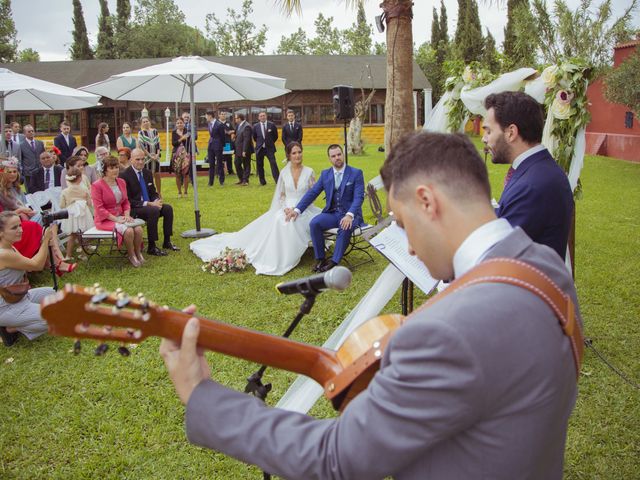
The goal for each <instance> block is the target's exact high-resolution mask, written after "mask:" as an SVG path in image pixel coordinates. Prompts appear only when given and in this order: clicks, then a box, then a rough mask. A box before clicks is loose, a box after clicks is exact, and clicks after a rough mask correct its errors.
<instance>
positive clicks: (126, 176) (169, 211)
mask: <svg viewBox="0 0 640 480" xmlns="http://www.w3.org/2000/svg"><path fill="white" fill-rule="evenodd" d="M145 156H146V152H145V151H144V150H141V149H139V148H134V149H133V150H132V151H131V165H130V166H129V167H127V168H126V169H125V170H124V171H123V172H122V173H121V174H120V178H122V179H123V180H124V181H125V182H126V183H127V197H129V203H130V204H131V216H132V217H134V218H141V219H143V220H144V221H145V222H147V237H148V241H149V245H148V247H147V253H148V254H149V255H155V256H158V257H164V256H165V255H167V253H166V252H165V251H164V250H160V249H159V248H158V247H157V246H156V242H157V241H158V220H159V218H160V217H162V231H163V235H164V242H163V244H162V248H164V249H165V250H172V251H174V252H177V251H179V250H180V249H179V248H178V247H176V246H175V245H174V244H173V243H171V235H173V208H171V205H169V204H168V203H164V202H163V201H162V199H161V198H160V195H158V192H156V188H155V187H154V185H153V175H152V174H151V171H150V170H149V169H147V168H144V159H145Z"/></svg>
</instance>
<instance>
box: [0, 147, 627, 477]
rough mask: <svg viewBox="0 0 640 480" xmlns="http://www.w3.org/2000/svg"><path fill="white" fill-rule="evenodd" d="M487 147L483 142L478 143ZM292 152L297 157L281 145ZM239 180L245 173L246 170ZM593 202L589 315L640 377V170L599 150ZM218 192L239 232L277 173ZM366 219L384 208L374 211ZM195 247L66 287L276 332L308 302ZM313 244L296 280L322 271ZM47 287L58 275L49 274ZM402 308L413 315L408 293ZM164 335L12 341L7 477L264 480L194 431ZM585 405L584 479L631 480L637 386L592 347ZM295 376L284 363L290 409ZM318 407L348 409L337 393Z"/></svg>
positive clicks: (240, 372) (229, 365) (89, 273)
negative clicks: (213, 269)
mask: <svg viewBox="0 0 640 480" xmlns="http://www.w3.org/2000/svg"><path fill="white" fill-rule="evenodd" d="M476 141H477V139H476ZM376 147H377V146H370V147H369V149H368V154H367V155H364V156H362V157H353V158H351V162H350V163H351V164H352V165H354V166H357V167H359V168H362V169H363V170H364V173H365V179H370V178H372V177H373V176H375V175H376V174H377V171H378V169H379V167H380V165H381V162H382V160H383V154H381V153H378V152H377V151H375V150H376ZM279 153H280V154H281V152H279ZM305 161H306V163H307V164H308V165H310V166H312V167H313V168H314V169H315V171H316V172H317V173H318V172H319V171H320V170H321V169H322V168H325V167H326V166H327V160H326V156H325V153H324V148H323V147H312V146H310V147H307V148H306V149H305ZM489 171H490V175H491V181H492V186H493V188H494V196H495V197H496V198H497V197H499V194H500V190H501V188H502V187H501V185H502V178H503V176H504V174H505V171H506V167H504V166H493V165H489ZM234 180H235V179H234ZM582 181H583V191H584V197H583V199H582V200H580V201H579V202H578V205H577V242H576V243H577V244H576V284H577V288H578V295H579V297H580V303H581V308H582V314H583V318H584V322H585V325H586V333H587V335H588V336H589V337H591V338H592V339H593V340H594V344H595V346H596V347H597V348H598V349H599V350H601V351H602V352H603V353H604V354H605V355H606V356H607V357H608V358H609V359H610V360H611V361H612V362H614V363H615V364H616V365H618V366H620V367H621V368H622V369H623V370H625V371H626V372H627V373H629V374H630V375H631V376H632V377H633V378H634V379H635V380H636V381H639V380H638V379H640V362H638V358H637V354H638V351H640V342H639V340H638V338H639V333H640V326H639V322H638V320H639V319H640V300H639V299H638V298H639V296H638V294H637V291H636V287H637V285H638V284H639V283H640V282H639V280H640V273H639V272H640V255H639V254H638V251H640V235H639V232H640V228H639V227H640V188H638V187H639V185H640V165H638V164H629V163H625V162H621V161H617V160H612V159H608V158H603V157H587V159H586V165H585V168H584V170H583V175H582ZM231 183H232V182H229V183H228V184H227V185H226V186H225V187H223V188H220V187H217V186H216V187H214V188H207V187H206V179H205V178H204V177H200V178H199V184H198V185H199V187H200V209H201V212H202V217H203V220H202V224H203V226H204V227H212V228H215V229H216V230H218V231H235V230H238V229H239V228H241V227H242V226H243V225H245V224H246V223H248V222H249V221H251V220H252V219H254V218H255V217H256V216H258V215H259V214H261V213H262V212H264V211H265V210H266V209H267V208H268V206H269V202H270V199H271V195H272V193H273V182H272V181H271V179H269V186H268V187H258V185H257V184H258V182H257V180H256V178H255V177H252V178H251V186H250V187H249V188H239V187H235V186H234V185H232V184H231ZM163 193H164V196H165V201H167V202H169V203H171V204H172V205H173V207H174V209H175V211H176V221H175V227H174V228H175V231H176V233H179V232H182V231H184V230H187V229H191V228H193V227H194V217H193V202H192V200H193V197H192V191H190V196H191V197H190V198H189V199H177V198H176V188H175V182H174V181H173V179H172V178H165V179H164V181H163ZM364 210H365V216H367V215H369V216H371V214H370V209H369V207H368V205H365V208H364ZM174 241H175V243H176V244H178V245H179V246H180V247H181V248H182V251H181V252H179V253H174V254H171V255H170V256H169V257H165V258H155V257H151V258H148V262H147V264H146V265H145V266H144V267H143V268H141V269H133V268H130V267H127V266H125V265H124V264H123V263H122V262H120V261H114V260H103V259H93V260H91V261H90V262H89V263H88V264H87V263H84V264H82V265H81V267H80V268H79V269H78V271H77V272H75V273H73V274H72V275H71V276H69V277H68V278H67V277H65V278H64V280H65V281H69V282H74V283H79V284H85V285H89V284H92V283H94V282H100V283H101V284H102V285H103V286H104V287H105V288H107V289H110V290H113V289H115V288H116V287H121V288H123V289H124V290H125V291H127V292H129V293H132V294H135V293H137V292H139V291H143V292H144V293H145V294H146V295H147V297H148V298H149V299H151V300H154V301H156V302H158V303H160V304H167V305H171V306H174V307H183V306H185V305H187V304H189V303H195V304H197V305H198V307H199V312H200V313H201V314H202V315H205V316H208V317H213V318H218V319H221V320H224V321H227V322H230V323H233V324H236V325H242V326H245V327H251V328H256V329H260V330H264V331H267V332H270V333H274V334H280V333H282V332H283V331H284V330H285V328H286V327H287V325H288V323H289V321H290V319H291V318H293V316H294V315H295V313H296V311H297V307H298V304H299V302H300V299H299V298H297V297H296V296H278V295H276V294H275V292H274V289H273V287H274V285H275V284H276V283H277V282H279V281H281V280H283V279H282V278H273V277H263V276H257V275H255V274H254V271H253V270H252V269H251V268H249V269H247V270H246V271H245V272H242V273H232V274H227V275H224V276H215V275H211V274H205V273H203V272H202V271H201V270H200V262H199V260H198V259H197V258H196V257H195V256H194V255H192V254H191V253H190V251H189V247H188V245H189V242H188V241H186V240H185V239H182V238H180V236H179V235H176V236H175V238H174ZM312 264H313V258H312V255H311V252H309V253H307V254H305V256H304V257H303V259H302V262H301V264H300V265H299V266H298V267H297V268H296V269H294V270H293V271H292V272H290V273H289V274H288V275H286V277H285V279H293V278H297V277H302V276H306V275H308V274H309V273H310V272H309V269H310V267H311V265H312ZM384 267H385V262H384V260H383V259H382V257H376V262H375V263H373V264H372V263H369V264H367V265H364V266H361V267H359V268H358V269H357V270H356V272H355V275H354V280H353V283H352V286H351V287H350V288H349V289H348V290H347V291H346V292H343V293H335V292H328V293H325V294H323V295H321V296H320V297H318V301H317V303H316V306H315V307H314V309H313V312H312V314H311V315H309V316H308V317H306V318H305V319H304V320H303V322H302V323H301V325H300V326H299V327H298V329H297V330H296V332H295V333H294V338H296V339H298V340H302V341H305V342H309V343H314V344H321V343H322V342H323V341H324V340H325V339H326V337H327V336H328V335H329V334H330V333H331V332H332V331H333V330H334V329H335V327H336V326H337V325H338V323H339V322H340V321H341V319H342V318H344V316H346V314H347V313H348V312H349V311H350V310H351V309H352V308H353V307H354V306H355V305H356V303H357V302H358V299H359V298H361V297H362V296H363V295H364V293H365V292H366V291H367V290H368V288H369V287H370V286H371V284H372V283H373V281H374V280H375V278H376V277H377V275H378V274H379V273H380V272H381V271H382V270H383V268H384ZM33 283H34V284H37V285H48V284H50V278H49V277H48V276H47V275H46V274H39V275H37V276H36V277H35V278H34V282H33ZM385 310H386V311H389V312H391V311H398V297H396V298H395V299H394V300H393V301H392V302H390V304H389V305H387V307H386V309H385ZM158 343H159V342H158V340H157V339H151V340H148V341H146V342H145V343H143V344H141V345H140V346H139V347H138V348H136V349H134V350H132V355H131V356H130V357H129V358H122V357H120V356H119V355H118V354H117V353H115V351H114V350H115V349H114V348H112V349H111V350H110V351H109V353H108V354H107V355H106V356H105V357H102V358H99V357H95V356H94V355H93V354H92V350H93V347H94V346H95V342H90V341H86V342H84V343H83V346H84V349H83V351H82V353H81V354H80V355H79V356H74V355H72V354H71V353H70V348H71V340H69V339H65V338H53V337H49V336H44V337H41V338H40V339H38V340H37V341H35V342H32V343H28V342H26V341H24V340H21V341H20V342H19V343H18V344H16V345H15V346H14V347H12V348H10V349H7V348H0V386H1V387H2V388H1V390H0V405H2V409H0V452H2V453H1V455H0V478H3V479H4V478H9V479H14V478H15V479H36V478H54V479H56V478H60V479H65V480H66V479H69V478H72V479H78V478H91V479H93V478H104V479H110V478H127V479H147V478H154V479H155V478H158V479H175V478H220V479H240V478H251V479H256V478H261V476H260V473H259V471H258V470H257V469H255V468H253V467H248V466H246V465H244V464H242V463H239V462H237V461H235V460H232V459H229V458H226V457H224V456H223V455H219V454H215V453H212V452H210V451H207V450H203V449H199V448H195V447H193V446H190V445H189V444H188V443H187V442H186V439H185V436H184V427H183V413H184V409H183V407H182V406H181V405H180V403H179V402H178V400H177V398H176V396H175V394H174V391H173V388H172V386H171V384H170V383H169V380H168V378H167V375H166V372H165V370H164V367H163V365H162V361H161V359H160V357H159V356H158V353H157V349H158ZM210 357H211V361H212V363H213V364H214V371H215V377H216V378H217V379H218V380H220V381H222V382H223V383H225V384H227V385H229V386H230V387H232V388H236V389H242V388H243V387H244V384H245V378H246V377H247V376H248V375H249V374H250V373H251V372H253V371H254V370H255V366H254V365H252V364H249V363H247V362H243V361H240V360H236V359H232V358H225V357H222V356H221V355H217V354H211V355H210ZM583 371H584V375H583V376H582V378H581V380H580V397H579V401H578V406H577V408H576V410H575V412H574V415H573V417H572V420H571V426H570V430H569V437H568V441H567V454H566V478H568V479H618V478H619V479H627V478H638V476H639V475H640V450H639V448H640V447H639V445H640V415H639V412H640V408H639V407H640V401H639V397H638V395H639V393H638V391H637V390H634V389H632V388H631V387H630V386H628V385H627V384H625V383H623V381H622V380H620V379H619V378H618V377H617V376H616V375H615V374H613V373H612V372H611V371H610V370H609V369H608V368H607V367H606V366H604V365H603V363H602V362H601V361H600V360H598V359H597V358H596V356H595V355H594V354H593V353H592V352H591V351H589V350H587V351H586V354H585V363H584V367H583ZM293 378H294V376H293V375H292V374H289V373H286V372H279V371H275V370H269V371H268V375H267V380H268V381H270V382H272V383H273V384H274V389H273V391H272V393H271V394H270V398H269V402H270V403H272V404H273V403H275V402H276V401H277V399H278V398H279V397H280V396H281V395H282V393H283V392H284V391H285V390H286V388H287V385H288V384H289V383H290V381H291V380H292V379H293ZM312 413H313V414H314V415H317V416H329V415H333V412H332V410H331V408H330V407H329V405H328V403H326V402H325V401H324V400H323V401H321V402H319V403H318V405H316V407H314V409H313V411H312Z"/></svg>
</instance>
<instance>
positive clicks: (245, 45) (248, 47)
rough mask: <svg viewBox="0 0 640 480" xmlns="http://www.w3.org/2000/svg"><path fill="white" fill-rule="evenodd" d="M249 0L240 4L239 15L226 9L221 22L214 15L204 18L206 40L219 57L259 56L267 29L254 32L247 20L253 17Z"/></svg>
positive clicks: (263, 27) (252, 26)
mask: <svg viewBox="0 0 640 480" xmlns="http://www.w3.org/2000/svg"><path fill="white" fill-rule="evenodd" d="M252 14H253V3H252V1H251V0H244V1H243V2H242V10H241V11H240V13H238V12H236V11H235V10H234V9H232V8H227V19H226V20H225V21H224V22H223V21H221V20H220V19H218V17H217V16H216V15H215V13H208V14H207V16H206V32H207V38H208V39H209V40H211V41H212V42H213V43H214V44H215V45H216V49H217V50H218V54H219V55H261V54H262V53H264V45H265V43H266V40H267V27H266V25H262V27H261V28H260V29H259V30H257V31H256V26H255V25H254V24H253V23H252V22H251V21H250V20H249V18H250V17H252V16H253V15H252Z"/></svg>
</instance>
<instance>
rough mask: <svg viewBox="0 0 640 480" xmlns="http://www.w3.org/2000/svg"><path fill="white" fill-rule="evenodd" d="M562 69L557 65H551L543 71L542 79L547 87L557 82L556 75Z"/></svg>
mask: <svg viewBox="0 0 640 480" xmlns="http://www.w3.org/2000/svg"><path fill="white" fill-rule="evenodd" d="M559 70H560V69H559V68H558V66H557V65H549V66H548V67H547V68H545V69H544V70H543V72H542V81H543V82H544V85H545V87H553V86H554V85H555V84H556V75H557V74H558V71H559Z"/></svg>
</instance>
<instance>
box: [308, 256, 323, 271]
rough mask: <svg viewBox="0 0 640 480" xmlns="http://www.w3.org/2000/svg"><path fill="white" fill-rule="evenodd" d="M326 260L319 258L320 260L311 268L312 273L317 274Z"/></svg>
mask: <svg viewBox="0 0 640 480" xmlns="http://www.w3.org/2000/svg"><path fill="white" fill-rule="evenodd" d="M325 262H326V260H325V259H324V258H321V259H320V260H316V264H315V265H314V266H313V267H311V271H312V272H319V271H320V269H321V268H322V266H323V265H324V264H325Z"/></svg>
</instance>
